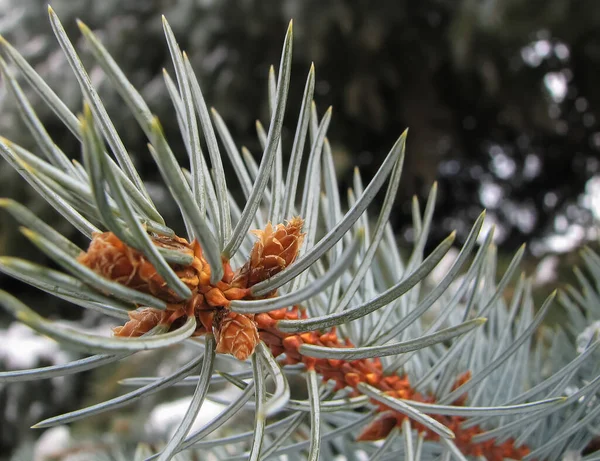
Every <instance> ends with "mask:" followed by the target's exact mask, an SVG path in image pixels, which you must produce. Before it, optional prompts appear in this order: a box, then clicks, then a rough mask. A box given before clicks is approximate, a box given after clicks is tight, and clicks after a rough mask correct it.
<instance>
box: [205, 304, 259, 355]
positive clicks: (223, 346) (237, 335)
mask: <svg viewBox="0 0 600 461" xmlns="http://www.w3.org/2000/svg"><path fill="white" fill-rule="evenodd" d="M217 317H221V315H220V314H217V315H216V316H215V318H217ZM213 329H214V332H215V338H216V340H217V349H216V351H217V352H218V353H220V354H231V355H233V356H234V357H235V358H237V359H238V360H246V359H247V358H248V357H250V356H251V355H252V354H253V353H254V349H255V348H256V345H257V344H258V341H259V338H258V330H257V328H256V323H255V322H254V319H253V318H252V316H250V315H244V314H238V313H237V312H231V311H228V312H227V313H225V314H224V315H223V316H222V317H221V318H220V319H219V320H216V321H215V322H214V324H213Z"/></svg>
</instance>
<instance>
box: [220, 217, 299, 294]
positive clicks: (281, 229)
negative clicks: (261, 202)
mask: <svg viewBox="0 0 600 461" xmlns="http://www.w3.org/2000/svg"><path fill="white" fill-rule="evenodd" d="M303 224H304V221H303V220H302V218H300V217H294V218H292V219H290V220H289V221H288V222H287V224H277V225H276V226H275V227H273V225H272V224H271V223H269V224H267V226H266V227H265V229H264V230H253V231H252V233H253V234H254V235H256V236H257V237H258V241H257V242H256V243H255V244H254V247H253V248H252V252H251V253H250V259H249V261H248V262H247V263H246V264H244V266H242V267H241V268H240V270H238V272H237V273H236V275H235V276H234V279H233V282H232V285H234V286H239V287H246V288H247V287H251V286H253V285H256V284H257V283H259V282H262V281H263V280H267V279H268V278H270V277H273V276H274V275H275V274H277V273H279V272H281V271H282V270H283V269H285V268H286V267H288V266H289V265H290V264H292V263H293V262H294V261H295V260H296V257H297V256H298V251H299V250H300V247H301V246H302V242H303V240H304V234H303V233H302V226H303Z"/></svg>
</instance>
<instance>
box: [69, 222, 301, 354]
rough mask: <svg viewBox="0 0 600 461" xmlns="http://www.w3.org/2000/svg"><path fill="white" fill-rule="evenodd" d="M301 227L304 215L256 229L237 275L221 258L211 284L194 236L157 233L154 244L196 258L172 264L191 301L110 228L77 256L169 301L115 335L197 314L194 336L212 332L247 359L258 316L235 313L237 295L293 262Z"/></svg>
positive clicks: (245, 295)
mask: <svg viewBox="0 0 600 461" xmlns="http://www.w3.org/2000/svg"><path fill="white" fill-rule="evenodd" d="M302 225H303V221H302V219H301V218H298V217H296V218H292V219H290V221H289V222H288V223H286V224H277V225H276V226H275V227H273V226H272V225H271V224H270V223H269V224H268V225H267V227H266V228H265V230H264V231H254V234H255V235H256V236H257V237H258V240H257V242H256V243H255V244H254V247H253V248H252V252H251V254H250V258H249V260H248V262H247V263H246V264H244V265H243V266H242V267H241V268H240V269H239V270H237V271H236V272H235V273H234V272H233V270H232V269H231V266H230V264H229V261H223V267H224V274H225V275H224V276H223V279H222V280H221V281H219V282H218V283H217V284H216V285H211V283H210V276H211V270H210V266H209V264H208V262H207V261H206V259H204V257H203V255H202V248H201V247H200V245H199V244H198V242H197V241H196V240H194V241H193V242H191V243H189V242H188V241H187V240H185V239H183V238H181V237H177V236H175V237H166V236H153V237H152V241H153V243H154V244H155V245H156V246H158V247H162V248H168V249H171V250H176V251H180V252H181V253H184V254H187V255H190V256H193V262H192V264H190V265H177V264H173V265H171V267H172V268H173V270H174V271H175V273H176V274H177V276H178V277H179V278H180V279H181V280H182V281H183V282H184V283H185V284H186V285H187V287H188V288H189V289H190V290H191V291H192V296H191V297H190V298H189V299H181V298H180V297H179V296H177V294H176V293H175V292H174V291H173V290H172V289H171V288H169V287H168V286H167V283H166V281H165V280H164V279H163V278H162V276H160V275H159V274H158V273H157V271H156V269H155V268H154V266H153V265H152V264H151V263H150V261H148V259H147V258H146V257H145V256H144V255H143V254H142V253H141V252H139V251H137V250H136V249H134V248H131V247H129V246H127V245H126V244H125V243H124V242H122V241H121V240H120V239H119V238H118V237H117V236H116V235H115V234H113V233H112V232H104V233H98V234H94V236H93V239H92V242H91V243H90V246H89V248H88V250H87V252H85V253H82V254H81V255H80V256H79V258H78V260H79V262H81V263H82V264H84V265H86V266H87V267H89V268H91V269H92V270H94V271H95V272H97V273H98V274H100V275H102V276H104V277H106V278H108V279H110V280H113V281H115V282H118V283H121V284H122V285H125V286H128V287H130V288H133V289H135V290H138V291H141V292H144V293H149V294H151V295H153V296H155V297H157V298H159V299H161V300H163V301H165V302H166V303H167V309H166V311H161V310H158V309H153V308H143V309H138V310H137V311H133V312H131V313H130V314H129V318H130V320H129V321H128V322H127V323H126V324H125V325H124V326H122V327H117V328H115V329H114V333H115V335H116V336H123V337H131V336H141V335H143V334H144V333H147V332H148V331H150V330H151V329H152V328H154V327H155V326H157V325H165V326H167V327H169V328H171V327H176V326H177V325H178V324H179V323H180V319H182V318H187V317H189V316H195V317H196V320H197V325H198V327H197V329H196V332H195V334H196V335H202V334H205V333H207V332H209V331H210V332H213V333H214V334H215V338H216V340H217V352H220V353H223V354H231V355H233V356H235V357H236V358H238V359H240V360H246V359H247V358H248V357H250V356H251V355H252V353H253V352H254V349H255V347H256V345H257V344H258V340H259V338H258V331H257V327H256V323H255V321H254V316H252V315H245V314H237V313H235V312H231V311H230V310H229V309H228V307H229V303H230V302H231V301H233V300H237V299H253V298H252V296H251V293H250V287H252V286H253V285H255V284H256V283H259V282H262V281H263V280H266V279H268V278H269V277H272V276H273V275H275V274H277V273H278V272H280V271H282V270H283V269H285V268H286V267H287V266H289V265H290V264H292V263H293V262H294V260H295V259H296V257H297V255H298V250H299V249H300V247H301V245H302V240H303V238H304V234H303V233H302ZM274 294H275V293H272V295H274Z"/></svg>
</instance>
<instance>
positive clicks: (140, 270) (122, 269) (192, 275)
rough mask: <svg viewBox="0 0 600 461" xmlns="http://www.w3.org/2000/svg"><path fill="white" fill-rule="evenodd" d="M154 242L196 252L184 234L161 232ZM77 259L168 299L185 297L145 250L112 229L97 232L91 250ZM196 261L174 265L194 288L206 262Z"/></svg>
mask: <svg viewBox="0 0 600 461" xmlns="http://www.w3.org/2000/svg"><path fill="white" fill-rule="evenodd" d="M153 242H154V244H155V245H156V246H159V247H163V248H168V249H171V250H177V251H180V252H182V253H185V254H189V255H194V249H193V245H191V244H189V243H188V242H187V241H186V240H185V239H183V238H179V237H174V238H169V237H164V236H161V237H155V238H153ZM195 259H198V258H195ZM77 260H78V261H79V262H80V263H82V264H84V265H85V266H87V267H89V268H90V269H92V270H93V271H94V272H96V273H98V274H100V275H102V276H104V277H106V278H107V279H110V280H113V281H115V282H117V283H120V284H122V285H126V286H128V287H130V288H133V289H134V290H138V291H141V292H144V293H149V294H152V295H153V296H156V297H157V298H159V299H162V300H164V301H166V302H168V303H176V302H180V301H182V299H181V298H180V297H179V296H178V295H177V294H176V293H175V292H174V291H173V290H172V289H170V288H169V287H168V286H167V283H166V282H165V280H164V279H163V278H162V277H161V276H160V275H159V274H158V273H157V272H156V269H155V268H154V266H153V265H152V264H151V263H150V262H149V261H148V259H147V258H146V257H145V256H144V255H143V254H142V253H140V252H139V251H137V250H136V249H134V248H131V247H129V246H127V245H126V244H125V243H124V242H122V241H121V240H120V239H119V238H118V237H117V236H116V235H115V234H113V233H112V232H103V233H96V234H94V235H93V238H92V241H91V243H90V246H89V248H88V250H87V252H85V253H81V255H79V257H78V258H77ZM194 263H195V264H193V265H191V266H181V265H173V266H172V267H173V270H174V271H175V273H176V274H177V276H178V277H179V278H180V279H181V281H182V282H183V283H185V284H186V285H187V286H188V288H190V290H194V289H195V288H196V287H197V286H198V284H199V281H200V279H199V271H198V268H197V267H196V266H200V267H202V262H201V261H194Z"/></svg>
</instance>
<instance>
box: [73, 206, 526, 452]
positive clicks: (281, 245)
mask: <svg viewBox="0 0 600 461" xmlns="http://www.w3.org/2000/svg"><path fill="white" fill-rule="evenodd" d="M302 225H303V221H302V219H301V218H292V219H291V220H290V221H289V222H287V223H286V224H277V225H276V226H272V225H271V224H270V223H269V224H268V225H267V226H266V228H265V229H264V230H261V231H253V233H254V234H255V235H256V236H257V237H258V240H257V242H256V243H255V244H254V247H253V248H252V252H251V254H250V257H249V259H248V261H247V262H246V263H245V264H244V265H243V266H242V267H240V268H239V269H238V270H237V271H235V272H234V271H233V270H232V269H231V266H230V265H229V262H228V261H223V267H224V273H225V275H224V277H223V279H222V280H221V281H220V282H218V283H217V284H216V285H214V286H213V285H211V284H210V266H209V265H208V263H207V261H206V260H205V259H204V257H203V256H202V249H201V248H200V245H199V244H198V243H197V242H196V241H193V242H191V243H189V242H187V240H185V239H183V238H180V237H173V238H167V237H164V236H163V237H153V242H154V244H155V245H157V246H161V247H163V248H170V249H175V250H178V251H181V252H183V253H185V254H189V255H192V256H193V258H194V260H193V263H192V264H190V265H189V266H177V265H173V266H172V268H173V270H174V271H175V273H176V274H177V275H178V276H179V278H180V279H181V280H182V281H183V282H184V283H185V284H186V285H187V286H188V287H189V288H190V290H191V291H192V297H191V298H190V299H187V300H184V299H180V298H179V297H178V296H177V295H176V293H174V292H173V291H172V290H171V289H170V288H169V287H168V286H167V284H166V282H165V281H164V279H163V278H162V277H161V276H160V275H159V274H158V273H157V272H156V270H155V269H154V267H153V266H152V264H151V263H150V262H149V261H148V260H147V259H146V258H145V256H144V255H143V254H141V253H140V252H138V251H137V250H135V249H133V248H130V247H128V246H127V245H125V244H124V243H123V242H122V241H120V240H119V239H118V238H117V237H116V236H115V235H114V234H112V233H110V232H107V233H102V234H95V235H94V237H93V240H92V242H91V244H90V247H89V249H88V251H87V252H86V253H82V254H81V256H80V257H79V261H80V262H81V263H83V264H85V265H86V266H88V267H90V268H91V269H93V270H94V271H96V272H97V273H99V274H101V275H103V276H104V277H106V278H108V279H111V280H114V281H116V282H118V283H121V284H123V285H126V286H128V287H131V288H133V289H136V290H139V291H141V292H144V293H149V294H152V295H154V296H156V297H157V298H159V299H162V300H164V301H165V302H167V309H166V310H165V311H161V310H158V309H152V308H144V309H138V310H137V311H134V312H131V313H130V314H129V317H130V320H129V321H128V322H127V323H126V324H125V325H124V326H121V327H117V328H115V329H114V333H115V335H116V336H124V337H130V336H141V335H142V334H144V333H146V332H148V331H150V330H151V329H152V328H153V327H155V326H157V325H165V326H167V327H169V328H177V326H178V325H180V324H181V321H182V320H183V319H185V318H187V317H189V316H195V317H196V319H197V324H198V327H197V329H196V332H195V334H196V335H201V334H205V333H207V332H213V333H214V335H215V338H216V340H217V349H216V350H217V352H219V353H223V354H231V355H233V356H235V357H236V358H238V359H239V360H246V359H247V358H248V357H250V356H251V355H252V354H253V352H254V349H255V347H256V345H257V344H258V341H259V340H262V341H263V342H264V343H265V344H266V345H267V346H268V347H269V348H270V350H271V352H272V353H273V355H274V356H275V357H278V356H280V355H283V354H285V359H284V360H283V362H282V364H297V363H303V364H304V365H305V366H306V367H307V368H308V369H314V370H315V371H317V372H318V373H319V374H320V375H321V376H322V377H323V380H324V381H328V380H333V381H334V382H335V383H336V388H337V389H343V388H345V387H350V388H351V389H353V390H354V392H353V393H354V395H358V394H359V391H358V384H359V383H361V382H362V383H368V384H370V385H371V386H373V387H375V388H377V389H379V390H380V391H382V392H384V393H386V394H387V395H389V396H391V397H394V398H398V399H405V400H413V401H421V402H430V403H433V402H435V399H434V397H433V396H430V395H425V394H422V393H419V392H416V391H415V390H414V389H413V388H412V387H411V384H410V381H409V379H408V377H406V376H398V375H392V376H386V375H384V373H383V367H382V365H381V362H380V360H379V359H377V358H375V359H361V360H352V361H346V360H333V359H318V358H312V357H306V356H304V355H302V353H301V352H300V346H301V345H302V344H313V345H319V346H326V347H327V346H329V347H353V345H352V343H351V342H350V341H349V340H347V339H346V340H345V341H341V340H340V339H339V338H338V336H337V334H336V330H335V328H333V329H331V330H330V331H327V332H318V331H311V332H306V333H302V334H290V333H283V332H281V331H280V330H279V329H278V328H277V322H278V321H280V320H284V319H285V320H297V319H301V318H306V313H305V311H304V310H303V309H301V308H300V307H299V306H293V307H291V308H289V309H288V308H282V309H276V310H273V311H270V312H266V313H261V314H256V315H248V314H239V313H236V312H232V311H230V310H229V309H228V307H229V303H230V302H231V301H232V300H237V299H253V297H252V295H251V291H250V287H252V286H253V285H255V284H257V283H259V282H262V281H263V280H266V279H268V278H269V277H272V276H274V275H275V274H277V273H278V272H280V271H282V270H283V269H285V268H286V267H288V266H289V265H290V264H292V263H293V262H294V261H295V259H296V257H297V255H298V251H299V249H300V247H301V245H302V241H303V238H304V234H302ZM275 295H276V291H274V292H272V293H270V294H269V295H268V296H275ZM468 379H470V374H469V372H466V373H464V374H462V375H461V376H459V377H458V378H457V380H456V383H455V385H454V387H455V388H457V387H458V386H459V385H461V384H462V383H464V382H466V381H467V380H468ZM466 399H467V395H466V394H465V395H462V396H461V397H459V398H458V399H457V400H456V401H455V402H453V404H454V405H458V406H460V405H464V404H465V402H466ZM372 403H373V404H375V405H376V407H377V408H378V410H379V411H378V413H379V414H378V416H377V417H376V418H375V420H374V421H372V422H371V423H370V424H369V425H368V426H367V427H366V428H365V429H364V430H363V431H362V432H361V434H360V435H359V437H358V440H362V441H369V440H381V439H384V438H386V437H387V436H388V434H389V433H390V432H391V431H392V429H393V428H394V427H397V426H401V425H402V422H403V421H404V419H405V418H407V416H405V415H404V414H402V413H400V412H398V411H396V410H393V409H391V408H389V407H387V406H386V405H383V404H381V403H379V402H377V401H375V400H372ZM434 418H435V419H436V420H438V421H439V422H441V423H442V424H444V425H445V426H447V427H448V428H450V429H451V430H452V431H454V433H455V435H456V439H455V440H454V443H455V444H456V445H457V447H458V448H459V449H460V450H461V452H462V453H464V454H465V455H472V456H485V457H486V459H488V460H490V461H501V460H503V459H504V458H512V459H522V458H523V457H524V456H525V455H526V454H527V453H529V449H528V448H527V447H525V446H522V447H516V446H515V444H514V441H513V440H512V439H509V440H506V441H505V442H503V443H501V444H498V445H495V444H494V441H493V440H490V441H487V442H484V443H473V441H472V438H473V436H475V435H477V434H480V433H482V432H484V429H483V428H481V427H479V426H473V427H470V428H468V429H462V427H461V424H462V423H463V422H464V421H465V418H464V417H458V416H434ZM412 425H413V427H414V428H416V429H417V430H419V431H420V432H423V433H424V434H425V438H426V440H437V439H438V437H439V436H438V435H437V434H435V433H433V432H432V431H430V430H429V429H427V428H426V427H424V426H423V425H421V424H419V423H417V422H413V423H412Z"/></svg>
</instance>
